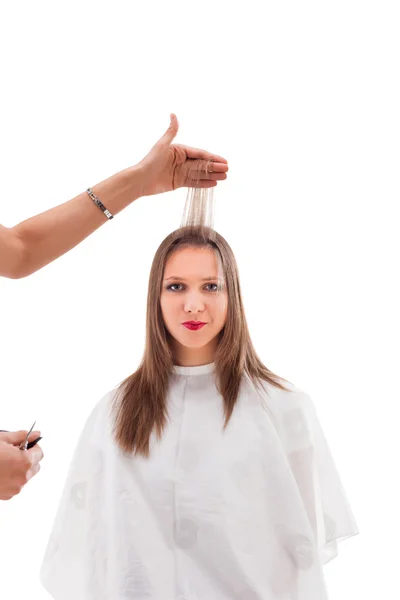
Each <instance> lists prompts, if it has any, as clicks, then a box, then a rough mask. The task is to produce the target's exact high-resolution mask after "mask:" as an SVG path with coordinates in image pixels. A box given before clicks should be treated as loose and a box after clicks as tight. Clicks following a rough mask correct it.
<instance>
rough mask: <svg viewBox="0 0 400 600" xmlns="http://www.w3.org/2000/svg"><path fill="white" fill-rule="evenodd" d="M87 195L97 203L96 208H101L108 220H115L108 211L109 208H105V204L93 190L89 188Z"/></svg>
mask: <svg viewBox="0 0 400 600" xmlns="http://www.w3.org/2000/svg"><path fill="white" fill-rule="evenodd" d="M86 193H87V195H88V196H89V198H91V199H92V200H93V202H94V203H95V205H96V206H98V207H99V209H100V210H101V211H102V212H103V213H104V214H105V216H106V217H107V219H113V218H114V215H112V214H111V213H110V211H109V210H107V208H106V207H105V206H104V204H103V203H102V202H101V201H100V200H99V199H98V197H97V196H96V194H94V193H93V191H92V190H91V188H88V189H87V190H86Z"/></svg>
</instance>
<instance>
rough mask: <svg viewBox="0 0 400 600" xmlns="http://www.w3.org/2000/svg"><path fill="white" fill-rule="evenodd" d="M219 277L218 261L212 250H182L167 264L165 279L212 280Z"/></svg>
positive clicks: (174, 254) (169, 259) (169, 258)
mask: <svg viewBox="0 0 400 600" xmlns="http://www.w3.org/2000/svg"><path fill="white" fill-rule="evenodd" d="M218 275H219V268H218V260H217V256H216V253H215V251H214V250H213V249H212V248H191V247H189V248H182V249H179V250H177V251H175V252H173V254H171V255H170V256H169V257H168V259H167V262H166V265H165V270H164V279H169V278H175V277H182V278H185V279H211V278H216V277H218Z"/></svg>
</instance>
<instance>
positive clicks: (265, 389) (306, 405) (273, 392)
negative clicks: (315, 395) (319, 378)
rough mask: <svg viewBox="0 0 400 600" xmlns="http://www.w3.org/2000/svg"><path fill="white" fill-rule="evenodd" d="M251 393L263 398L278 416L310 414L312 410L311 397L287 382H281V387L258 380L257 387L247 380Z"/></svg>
mask: <svg viewBox="0 0 400 600" xmlns="http://www.w3.org/2000/svg"><path fill="white" fill-rule="evenodd" d="M247 385H248V389H249V391H250V393H251V394H252V395H254V396H257V397H259V398H261V400H262V402H263V403H264V404H266V406H267V407H268V408H269V409H271V410H272V412H273V413H274V414H275V415H276V416H282V415H285V414H288V413H290V412H292V411H302V412H308V411H309V410H312V408H313V403H312V400H311V397H310V396H309V394H308V393H307V392H305V391H304V390H303V389H301V388H299V387H297V386H295V385H294V384H293V383H290V382H288V381H285V380H280V385H281V387H278V386H276V385H273V383H271V382H268V381H263V380H260V379H259V380H257V385H256V384H255V383H253V382H251V381H250V380H249V379H248V380H247Z"/></svg>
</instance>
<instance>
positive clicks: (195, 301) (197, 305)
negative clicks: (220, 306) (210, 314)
mask: <svg viewBox="0 0 400 600" xmlns="http://www.w3.org/2000/svg"><path fill="white" fill-rule="evenodd" d="M184 310H185V311H186V312H200V311H202V310H204V302H203V299H202V298H201V296H200V295H199V294H188V295H187V296H186V298H185V303H184Z"/></svg>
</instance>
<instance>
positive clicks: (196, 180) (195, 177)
mask: <svg viewBox="0 0 400 600" xmlns="http://www.w3.org/2000/svg"><path fill="white" fill-rule="evenodd" d="M178 128H179V124H178V120H177V118H176V116H175V115H171V123H170V126H169V128H168V129H167V131H166V132H165V133H164V135H163V136H162V138H160V139H159V140H158V142H157V143H156V144H155V145H154V146H153V148H152V149H151V150H150V152H149V154H147V156H146V157H145V158H144V159H143V160H142V161H141V162H140V163H139V165H137V166H138V167H139V168H140V169H141V172H142V176H143V189H142V194H141V195H142V196H151V195H153V194H161V193H162V192H170V191H172V190H176V189H177V188H180V187H201V188H210V187H214V186H216V185H217V181H221V180H223V179H226V173H227V171H228V164H227V161H226V160H225V158H222V157H221V156H217V155H216V154H210V152H206V151H205V150H198V149H197V148H191V147H190V146H182V145H181V144H172V141H173V139H174V138H175V136H176V134H177V133H178Z"/></svg>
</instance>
